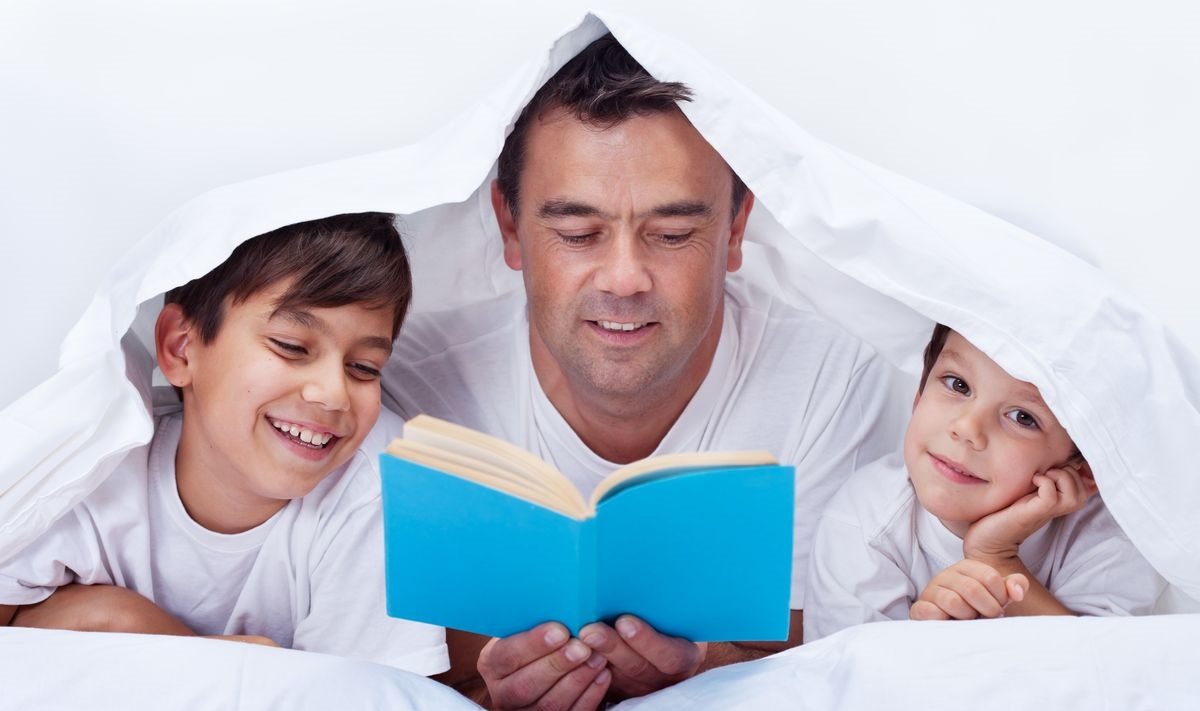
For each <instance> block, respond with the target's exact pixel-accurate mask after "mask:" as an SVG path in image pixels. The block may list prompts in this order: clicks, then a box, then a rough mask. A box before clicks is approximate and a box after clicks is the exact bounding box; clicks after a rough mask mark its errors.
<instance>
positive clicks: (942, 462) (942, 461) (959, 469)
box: [929, 452, 987, 484]
mask: <svg viewBox="0 0 1200 711" xmlns="http://www.w3.org/2000/svg"><path fill="white" fill-rule="evenodd" d="M929 456H930V458H932V459H933V466H934V468H935V469H937V470H938V473H940V474H941V475H942V476H944V477H946V478H947V479H950V480H951V481H956V482H958V483H960V484H986V483H987V480H986V479H983V478H981V477H978V476H976V475H975V474H974V473H973V472H972V471H971V470H970V469H967V468H966V467H964V466H963V465H961V464H959V463H958V462H956V461H954V460H953V459H946V458H945V457H939V456H938V455H936V454H934V453H932V452H930V453H929Z"/></svg>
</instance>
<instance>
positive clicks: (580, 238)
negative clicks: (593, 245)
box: [558, 232, 598, 247]
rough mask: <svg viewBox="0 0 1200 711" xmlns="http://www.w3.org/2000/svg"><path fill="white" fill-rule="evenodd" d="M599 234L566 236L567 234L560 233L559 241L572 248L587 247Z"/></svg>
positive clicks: (588, 233)
mask: <svg viewBox="0 0 1200 711" xmlns="http://www.w3.org/2000/svg"><path fill="white" fill-rule="evenodd" d="M597 234H598V233H597V232H587V233H584V234H565V233H562V232H559V233H558V239H559V241H560V242H562V243H563V244H565V245H568V246H571V247H579V246H582V245H585V244H587V243H588V242H590V241H591V240H592V239H593V238H595V237H596V235H597Z"/></svg>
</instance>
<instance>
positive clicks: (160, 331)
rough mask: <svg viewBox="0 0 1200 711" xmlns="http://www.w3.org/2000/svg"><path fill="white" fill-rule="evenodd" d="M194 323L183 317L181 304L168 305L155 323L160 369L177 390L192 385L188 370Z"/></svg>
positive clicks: (155, 348)
mask: <svg viewBox="0 0 1200 711" xmlns="http://www.w3.org/2000/svg"><path fill="white" fill-rule="evenodd" d="M191 335H192V322H191V321H189V320H188V318H187V317H186V316H184V315H183V307H181V306H180V305H179V304H166V305H164V306H163V308H162V311H160V312H159V313H158V320H157V321H156V322H155V323H154V350H155V353H156V355H157V356H158V369H159V370H161V371H162V372H163V375H164V376H166V378H167V382H169V383H170V384H172V385H174V386H175V387H177V388H182V387H186V386H188V385H191V383H192V373H191V370H190V368H188V344H189V343H190V342H191Z"/></svg>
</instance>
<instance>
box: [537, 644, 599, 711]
mask: <svg viewBox="0 0 1200 711" xmlns="http://www.w3.org/2000/svg"><path fill="white" fill-rule="evenodd" d="M572 643H573V644H582V643H580V642H577V641H573V642H572ZM605 663H606V661H605V659H604V657H603V656H602V655H600V654H596V653H595V652H592V653H591V656H590V657H588V659H587V661H586V662H584V663H583V664H580V665H579V666H577V667H575V668H574V669H572V670H571V671H569V672H568V673H567V674H565V675H563V677H562V678H560V679H559V680H558V681H557V682H555V683H554V685H553V686H551V687H550V689H549V690H547V691H546V692H545V693H543V694H541V695H540V696H538V697H537V698H535V699H533V700H532V701H531V702H530V704H531V705H532V706H533V707H534V708H537V709H574V708H583V709H594V708H596V707H597V706H599V704H600V701H602V700H603V699H604V695H603V694H601V695H600V696H599V698H597V699H596V700H595V701H594V702H593V703H592V704H591V705H590V706H589V705H588V704H586V703H585V704H583V705H580V704H579V702H580V701H583V700H584V699H585V697H588V698H591V696H595V693H594V692H593V691H592V688H591V687H593V686H595V684H594V683H593V682H594V681H595V680H596V677H597V676H599V675H600V674H601V673H603V672H604V671H605V669H604V666H605ZM610 676H611V675H610ZM589 694H590V695H591V696H589Z"/></svg>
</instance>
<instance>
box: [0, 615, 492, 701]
mask: <svg viewBox="0 0 1200 711" xmlns="http://www.w3.org/2000/svg"><path fill="white" fill-rule="evenodd" d="M0 708H2V709H6V710H7V709H14V710H16V709H22V710H25V711H34V710H38V709H123V710H126V711H136V710H137V709H146V710H147V711H149V710H151V709H154V710H161V711H169V710H170V709H181V710H182V709H187V710H188V711H202V710H203V709H221V710H222V711H229V710H230V709H287V710H288V711H303V710H304V709H314V710H315V709H322V710H324V709H387V710H388V711H410V710H412V709H446V710H447V711H454V709H477V708H479V707H478V706H476V705H475V704H473V703H470V702H469V701H467V700H466V699H464V698H463V697H461V696H459V695H458V694H457V693H455V692H454V691H453V690H451V689H450V688H448V687H445V686H442V685H441V684H439V683H437V682H435V681H432V680H430V679H426V678H425V677H423V676H420V675H418V674H412V673H410V672H406V671H401V670H399V669H395V668H393V667H388V666H383V665H381V664H372V663H370V662H363V661H357V660H352V659H345V658H342V657H334V656H330V655H326V654H315V653H312V652H298V651H293V650H290V649H277V648H274V647H263V646H260V645H255V644H245V643H240V642H226V641H222V640H211V639H202V638H196V637H165V636H152V635H134V634H106V633H99V632H64V631H60V630H32V629H22V628H16V627H14V628H0Z"/></svg>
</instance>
